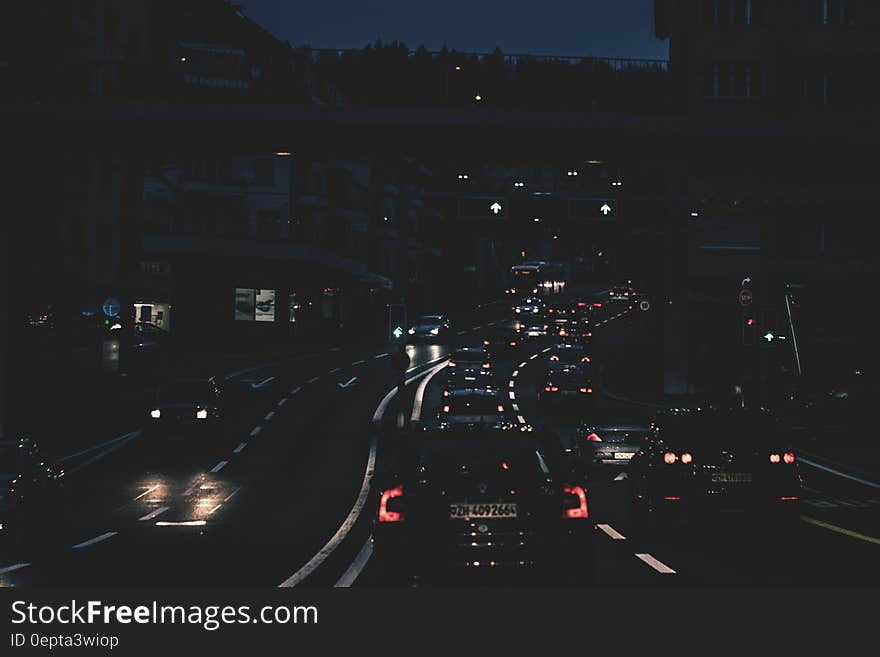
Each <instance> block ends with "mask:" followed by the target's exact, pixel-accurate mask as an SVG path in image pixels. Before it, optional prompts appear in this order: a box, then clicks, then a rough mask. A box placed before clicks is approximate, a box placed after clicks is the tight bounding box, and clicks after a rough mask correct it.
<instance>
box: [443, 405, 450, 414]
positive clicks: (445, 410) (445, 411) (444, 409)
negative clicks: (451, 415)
mask: <svg viewBox="0 0 880 657" xmlns="http://www.w3.org/2000/svg"><path fill="white" fill-rule="evenodd" d="M443 412H444V413H448V412H449V405H448V404H447V405H446V406H444V407H443Z"/></svg>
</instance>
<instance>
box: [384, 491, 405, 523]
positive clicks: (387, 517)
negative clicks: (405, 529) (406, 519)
mask: <svg viewBox="0 0 880 657" xmlns="http://www.w3.org/2000/svg"><path fill="white" fill-rule="evenodd" d="M402 496H403V486H402V485H401V486H398V487H397V488H389V489H388V490H386V491H383V492H382V498H381V499H380V500H379V522H400V521H401V520H403V514H402V513H400V512H399V511H389V510H388V502H389V501H390V500H393V499H394V498H396V497H402Z"/></svg>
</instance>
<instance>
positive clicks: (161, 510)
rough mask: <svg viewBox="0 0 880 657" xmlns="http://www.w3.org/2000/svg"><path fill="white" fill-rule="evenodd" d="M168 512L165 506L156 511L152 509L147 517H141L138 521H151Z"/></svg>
mask: <svg viewBox="0 0 880 657" xmlns="http://www.w3.org/2000/svg"><path fill="white" fill-rule="evenodd" d="M167 510H168V507H167V506H160V507H159V508H158V509H153V510H152V511H150V512H149V513H148V514H147V515H145V516H141V517H140V518H138V520H152V519H153V518H155V517H156V516H160V515H162V514H163V513H165V512H166V511H167Z"/></svg>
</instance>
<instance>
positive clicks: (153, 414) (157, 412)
mask: <svg viewBox="0 0 880 657" xmlns="http://www.w3.org/2000/svg"><path fill="white" fill-rule="evenodd" d="M150 417H151V418H153V419H154V420H158V419H159V418H160V417H162V411H160V410H159V409H158V408H154V409H153V410H152V411H150Z"/></svg>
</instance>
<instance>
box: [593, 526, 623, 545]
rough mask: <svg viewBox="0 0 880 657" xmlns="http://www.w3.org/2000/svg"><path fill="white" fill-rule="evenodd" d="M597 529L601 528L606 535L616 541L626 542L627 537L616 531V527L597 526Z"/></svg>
mask: <svg viewBox="0 0 880 657" xmlns="http://www.w3.org/2000/svg"><path fill="white" fill-rule="evenodd" d="M596 527H597V528H599V529H600V530H601V531H603V532H605V533H606V534H608V536H610V537H611V538H613V539H614V540H615V541H625V540H626V536H624V535H623V534H621V533H620V532H619V531H617V530H616V529H614V527H612V526H611V525H596Z"/></svg>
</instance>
